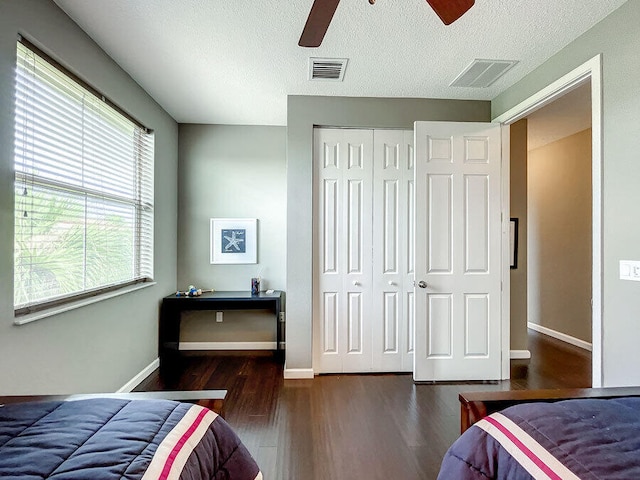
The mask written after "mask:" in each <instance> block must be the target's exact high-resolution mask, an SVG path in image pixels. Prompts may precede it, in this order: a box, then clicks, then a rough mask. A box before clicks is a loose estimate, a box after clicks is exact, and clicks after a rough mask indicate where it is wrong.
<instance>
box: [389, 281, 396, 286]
mask: <svg viewBox="0 0 640 480" xmlns="http://www.w3.org/2000/svg"><path fill="white" fill-rule="evenodd" d="M389 285H391V286H392V287H393V286H395V285H397V283H396V282H394V281H393V280H389Z"/></svg>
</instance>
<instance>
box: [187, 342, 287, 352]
mask: <svg viewBox="0 0 640 480" xmlns="http://www.w3.org/2000/svg"><path fill="white" fill-rule="evenodd" d="M275 349H276V342H180V345H179V346H178V350H275Z"/></svg>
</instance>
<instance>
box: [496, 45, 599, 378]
mask: <svg viewBox="0 0 640 480" xmlns="http://www.w3.org/2000/svg"><path fill="white" fill-rule="evenodd" d="M589 81H590V84H591V88H590V90H591V91H590V93H591V99H590V102H589V103H590V105H589V106H590V118H591V135H590V137H591V138H590V147H591V162H590V165H589V164H588V162H587V165H586V166H585V167H584V168H586V169H589V166H590V167H591V168H590V170H591V171H590V173H591V202H590V203H591V212H590V217H591V229H590V235H589V236H590V238H591V262H590V267H591V282H590V293H591V298H590V302H589V303H590V305H588V309H587V310H588V311H590V312H591V313H590V315H588V314H587V315H588V316H590V318H591V322H590V325H591V344H592V375H593V381H592V385H593V387H600V386H601V385H602V378H601V377H602V354H601V352H602V349H601V342H602V283H601V272H602V253H601V249H602V245H601V232H602V220H601V211H602V200H601V178H602V140H601V138H602V125H601V108H602V106H601V103H602V101H601V99H602V97H601V96H602V92H601V58H600V56H597V57H594V58H593V59H591V60H590V61H588V62H586V63H585V64H583V65H581V66H580V67H578V68H576V69H575V70H573V71H572V72H569V73H568V74H567V75H565V76H564V77H562V78H560V79H558V80H557V81H555V82H553V83H552V84H550V85H549V86H548V87H546V88H545V89H543V90H541V91H540V92H537V93H536V94H534V95H533V96H531V97H530V98H528V99H526V100H525V101H523V102H522V103H521V104H519V105H517V106H516V107H514V108H513V109H511V110H510V111H508V112H505V113H504V114H503V115H501V116H499V117H498V118H496V119H494V121H496V122H503V123H506V124H509V125H513V124H515V123H516V122H518V121H519V120H521V119H524V118H527V117H528V116H530V115H532V114H533V113H534V112H536V111H538V110H539V109H541V108H543V107H545V106H547V105H550V104H552V102H554V101H556V100H558V99H561V97H563V96H564V95H566V94H569V93H570V92H572V91H574V90H579V89H580V87H583V86H584V85H585V84H588V82H589ZM583 243H584V242H583ZM583 246H584V245H583ZM570 248H571V246H569V247H565V250H566V249H570ZM543 281H544V279H543ZM514 330H515V329H514V328H513V327H512V331H514ZM568 337H573V336H572V335H568ZM573 338H577V337H573ZM565 340H566V338H565ZM585 343H588V342H585ZM581 346H582V345H581Z"/></svg>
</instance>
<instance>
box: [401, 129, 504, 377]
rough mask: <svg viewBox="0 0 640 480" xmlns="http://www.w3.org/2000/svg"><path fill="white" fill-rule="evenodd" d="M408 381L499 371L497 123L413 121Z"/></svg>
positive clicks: (491, 374)
mask: <svg viewBox="0 0 640 480" xmlns="http://www.w3.org/2000/svg"><path fill="white" fill-rule="evenodd" d="M414 134H415V155H416V161H415V188H416V197H415V198H416V203H415V295H414V298H415V353H414V369H413V378H414V380H415V381H462V380H498V379H500V378H501V350H502V345H501V343H502V342H501V340H502V338H501V324H502V319H501V281H502V270H503V268H506V271H507V272H508V268H509V266H508V265H507V266H506V267H505V266H504V265H503V262H502V238H503V236H502V230H503V229H502V225H501V222H502V219H501V217H502V216H501V203H502V202H501V200H502V196H501V186H502V181H501V166H502V160H501V151H502V146H501V127H500V125H496V124H489V123H449V122H416V123H415V128H414Z"/></svg>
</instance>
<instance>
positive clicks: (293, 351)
mask: <svg viewBox="0 0 640 480" xmlns="http://www.w3.org/2000/svg"><path fill="white" fill-rule="evenodd" d="M416 120H440V121H468V122H486V121H489V120H490V105H489V103H488V102H482V101H462V100H432V99H412V98H352V97H308V96H289V98H288V108H287V125H288V127H287V205H288V208H287V225H288V228H287V330H286V341H287V350H286V365H285V366H286V368H287V369H310V368H311V367H312V352H311V349H312V275H313V271H312V252H313V243H312V226H313V223H312V222H313V210H312V198H313V193H312V192H313V189H312V185H313V173H312V172H313V127H314V125H317V126H332V127H371V128H404V129H412V128H413V122H414V121H416Z"/></svg>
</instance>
